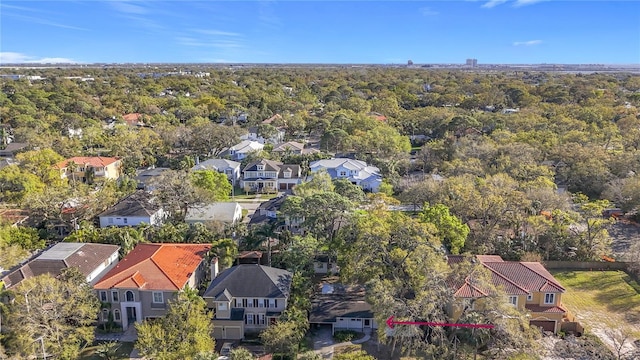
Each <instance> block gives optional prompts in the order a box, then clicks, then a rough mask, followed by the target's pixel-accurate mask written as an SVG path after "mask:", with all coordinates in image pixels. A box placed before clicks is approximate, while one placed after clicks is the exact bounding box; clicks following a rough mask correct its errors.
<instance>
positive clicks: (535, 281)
mask: <svg viewBox="0 0 640 360" xmlns="http://www.w3.org/2000/svg"><path fill="white" fill-rule="evenodd" d="M476 258H477V259H478V260H479V261H480V263H481V264H482V265H483V266H484V267H485V268H487V269H488V270H489V272H490V274H491V282H492V283H493V285H495V286H499V287H502V288H503V289H504V291H505V292H506V293H507V294H509V295H527V294H530V293H533V292H547V293H562V292H565V289H564V287H562V285H560V283H559V282H558V281H557V280H556V279H555V278H554V277H553V275H551V273H549V271H547V269H545V267H544V266H543V265H542V264H540V263H538V262H519V261H504V260H502V258H501V257H500V256H498V255H477V256H476ZM447 260H448V262H449V264H455V263H460V262H461V261H464V257H462V256H459V255H452V256H448V258H447ZM454 287H455V288H456V289H457V290H456V292H455V296H456V297H480V296H486V294H485V291H483V290H482V289H479V288H477V287H475V286H473V285H472V284H471V283H470V282H469V280H468V279H465V282H464V283H463V284H461V285H454Z"/></svg>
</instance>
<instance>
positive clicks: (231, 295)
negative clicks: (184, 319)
mask: <svg viewBox="0 0 640 360" xmlns="http://www.w3.org/2000/svg"><path fill="white" fill-rule="evenodd" d="M212 268H213V267H212ZM215 268H217V267H215ZM215 275H217V274H216V273H215V270H212V277H213V280H212V281H211V284H210V285H209V287H208V288H207V290H206V291H205V292H204V295H202V297H203V298H204V299H205V301H206V302H207V306H208V307H209V308H210V309H212V310H213V311H214V314H215V315H214V318H213V334H214V337H215V338H216V339H234V340H235V339H242V338H244V335H245V333H249V332H258V331H260V330H262V329H264V328H266V327H267V326H269V325H270V324H272V323H274V322H275V321H276V320H277V319H278V318H279V317H280V315H281V314H282V312H283V311H284V310H285V309H286V308H287V300H288V298H289V291H290V288H291V280H292V277H293V274H292V273H290V272H289V271H287V270H283V269H277V268H273V267H269V266H263V265H254V264H248V265H236V266H233V267H231V268H229V269H226V270H224V271H223V272H221V273H220V274H219V275H217V276H215Z"/></svg>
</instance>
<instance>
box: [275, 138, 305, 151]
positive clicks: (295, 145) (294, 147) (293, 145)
mask: <svg viewBox="0 0 640 360" xmlns="http://www.w3.org/2000/svg"><path fill="white" fill-rule="evenodd" d="M303 150H304V144H303V143H299V142H297V141H288V142H286V143H282V144H279V145H277V146H275V147H274V148H273V150H271V151H272V152H278V153H290V154H302V151H303Z"/></svg>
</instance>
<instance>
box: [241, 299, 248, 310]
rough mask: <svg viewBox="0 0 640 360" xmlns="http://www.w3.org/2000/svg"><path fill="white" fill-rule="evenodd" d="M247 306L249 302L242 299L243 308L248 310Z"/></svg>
mask: <svg viewBox="0 0 640 360" xmlns="http://www.w3.org/2000/svg"><path fill="white" fill-rule="evenodd" d="M247 305H248V301H247V299H242V307H243V308H246V307H247Z"/></svg>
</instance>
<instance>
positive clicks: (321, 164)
mask: <svg viewBox="0 0 640 360" xmlns="http://www.w3.org/2000/svg"><path fill="white" fill-rule="evenodd" d="M341 167H342V168H345V169H347V170H357V171H358V174H357V175H352V174H348V175H349V178H350V179H358V180H360V179H362V180H364V179H369V178H371V177H374V178H376V179H380V178H381V177H382V175H380V169H378V168H377V167H375V166H370V165H367V163H366V162H364V161H361V160H353V159H347V158H334V159H324V160H316V161H314V162H312V163H311V164H309V168H310V169H311V172H316V171H318V170H321V169H326V170H327V172H328V173H329V175H330V176H331V178H336V177H337V176H338V173H337V171H336V169H337V168H341Z"/></svg>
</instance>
